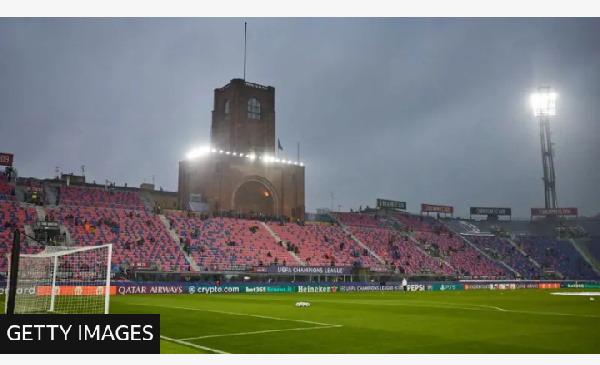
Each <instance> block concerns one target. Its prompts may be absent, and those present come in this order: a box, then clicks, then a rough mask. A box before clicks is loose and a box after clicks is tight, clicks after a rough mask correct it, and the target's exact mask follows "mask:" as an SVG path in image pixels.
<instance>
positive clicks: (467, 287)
mask: <svg viewBox="0 0 600 365" xmlns="http://www.w3.org/2000/svg"><path fill="white" fill-rule="evenodd" d="M464 289H465V290H492V289H493V285H492V284H465V285H464Z"/></svg>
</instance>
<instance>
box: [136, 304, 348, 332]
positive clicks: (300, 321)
mask: <svg viewBox="0 0 600 365" xmlns="http://www.w3.org/2000/svg"><path fill="white" fill-rule="evenodd" d="M127 304H128V305H137V306H145V307H161V308H171V309H181V310H188V311H198V312H212V313H221V314H229V315H232V316H244V317H255V318H263V319H272V320H274V321H288V322H298V323H308V324H316V325H317V326H326V327H329V326H338V325H337V324H333V323H321V322H314V321H306V320H303V319H290V318H279V317H271V316H263V315H260V314H248V313H237V312H226V311H220V310H216V309H203V308H187V307H176V306H171V305H160V304H146V303H127Z"/></svg>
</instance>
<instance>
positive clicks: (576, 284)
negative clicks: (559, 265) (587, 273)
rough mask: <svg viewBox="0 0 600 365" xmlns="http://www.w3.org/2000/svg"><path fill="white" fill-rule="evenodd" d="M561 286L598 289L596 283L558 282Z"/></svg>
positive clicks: (599, 286)
mask: <svg viewBox="0 0 600 365" xmlns="http://www.w3.org/2000/svg"><path fill="white" fill-rule="evenodd" d="M560 287H561V288H570V289H584V288H585V289H600V284H598V283H560Z"/></svg>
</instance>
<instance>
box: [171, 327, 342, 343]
mask: <svg viewBox="0 0 600 365" xmlns="http://www.w3.org/2000/svg"><path fill="white" fill-rule="evenodd" d="M340 327H343V326H342V325H341V324H337V325H332V326H318V327H299V328H284V329H277V330H264V331H253V332H239V333H226V334H222V335H207V336H200V337H190V338H182V339H180V341H190V340H202V339H205V338H215V337H229V336H247V335H258V334H261V333H272V332H288V331H310V330H324V329H327V328H340Z"/></svg>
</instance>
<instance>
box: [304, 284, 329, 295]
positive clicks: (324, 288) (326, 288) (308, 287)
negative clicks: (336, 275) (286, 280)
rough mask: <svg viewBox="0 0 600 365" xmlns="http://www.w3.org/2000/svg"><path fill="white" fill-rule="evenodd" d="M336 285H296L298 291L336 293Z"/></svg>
mask: <svg viewBox="0 0 600 365" xmlns="http://www.w3.org/2000/svg"><path fill="white" fill-rule="evenodd" d="M337 290H338V287H337V286H335V285H333V286H317V285H298V293H336V292H337Z"/></svg>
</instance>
